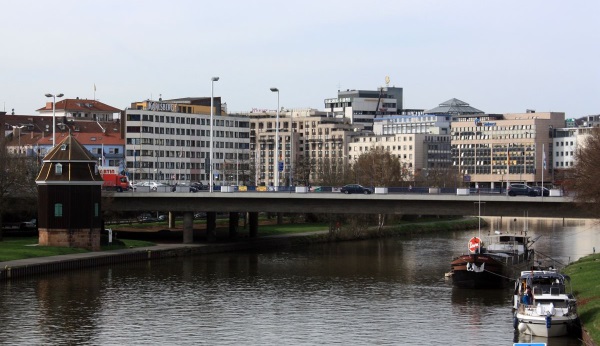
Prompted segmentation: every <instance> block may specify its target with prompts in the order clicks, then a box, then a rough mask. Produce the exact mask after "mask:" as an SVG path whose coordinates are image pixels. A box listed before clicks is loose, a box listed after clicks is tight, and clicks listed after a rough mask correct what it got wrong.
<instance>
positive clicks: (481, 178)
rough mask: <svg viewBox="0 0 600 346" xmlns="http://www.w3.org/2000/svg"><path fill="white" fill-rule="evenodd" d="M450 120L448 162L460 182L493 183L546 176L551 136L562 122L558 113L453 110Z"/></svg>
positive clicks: (536, 181)
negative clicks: (502, 112) (482, 113)
mask: <svg viewBox="0 0 600 346" xmlns="http://www.w3.org/2000/svg"><path fill="white" fill-rule="evenodd" d="M452 120H453V121H452V123H451V126H452V129H451V131H452V161H453V165H454V166H455V167H456V168H457V169H458V171H459V172H460V174H462V175H463V177H464V181H465V182H467V183H470V185H473V186H474V185H475V184H478V185H479V186H480V187H491V188H494V187H500V186H504V187H505V186H506V184H507V183H511V182H525V183H533V184H539V183H542V182H543V181H546V182H548V181H550V179H551V176H550V174H551V173H552V171H551V168H552V167H553V163H552V161H551V160H552V155H550V153H552V152H553V150H554V147H553V146H554V143H553V141H552V140H551V135H552V133H553V129H555V128H559V127H563V126H564V123H565V114H564V113H561V112H542V113H536V112H535V111H528V112H527V113H514V114H504V115H492V114H487V115H478V114H476V115H462V114H457V115H455V116H453V119H452Z"/></svg>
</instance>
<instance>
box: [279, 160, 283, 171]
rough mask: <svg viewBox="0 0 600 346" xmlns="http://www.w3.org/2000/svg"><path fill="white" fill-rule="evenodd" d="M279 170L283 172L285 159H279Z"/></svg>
mask: <svg viewBox="0 0 600 346" xmlns="http://www.w3.org/2000/svg"><path fill="white" fill-rule="evenodd" d="M279 171H280V172H283V161H279Z"/></svg>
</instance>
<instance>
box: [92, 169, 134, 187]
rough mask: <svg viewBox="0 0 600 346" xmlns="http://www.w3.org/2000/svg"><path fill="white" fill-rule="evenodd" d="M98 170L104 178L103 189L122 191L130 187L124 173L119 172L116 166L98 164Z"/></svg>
mask: <svg viewBox="0 0 600 346" xmlns="http://www.w3.org/2000/svg"><path fill="white" fill-rule="evenodd" d="M98 172H99V173H100V175H101V176H102V180H104V183H103V184H102V189H103V190H107V191H117V192H123V191H127V190H130V189H131V184H130V183H129V179H128V178H127V176H126V175H123V174H120V173H119V171H118V168H117V167H102V166H98Z"/></svg>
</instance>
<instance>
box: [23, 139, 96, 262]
mask: <svg viewBox="0 0 600 346" xmlns="http://www.w3.org/2000/svg"><path fill="white" fill-rule="evenodd" d="M96 165H97V159H96V158H95V157H94V156H93V155H92V154H91V153H90V152H89V151H88V150H87V149H86V148H85V147H84V146H83V145H81V144H80V143H79V142H78V141H77V140H76V139H75V138H74V137H73V136H72V135H69V136H67V137H66V138H65V139H64V140H63V141H62V142H60V143H59V144H58V145H57V146H55V147H54V148H52V150H50V152H49V153H48V154H47V155H46V156H45V157H44V160H43V164H42V169H41V170H40V173H39V175H38V177H37V178H36V180H35V182H36V184H37V188H38V195H39V199H38V230H39V244H40V245H46V246H64V247H81V248H85V249H89V250H92V251H98V250H100V229H101V227H102V207H101V197H102V196H101V190H102V177H101V176H100V174H99V173H98V169H97V168H96Z"/></svg>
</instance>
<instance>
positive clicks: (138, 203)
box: [103, 192, 597, 218]
mask: <svg viewBox="0 0 600 346" xmlns="http://www.w3.org/2000/svg"><path fill="white" fill-rule="evenodd" d="M103 196H104V206H103V209H105V210H114V211H136V212H138V211H139V212H142V211H149V210H162V211H176V212H198V211H204V212H274V213H340V214H378V213H384V214H400V215H402V214H407V215H414V214H417V215H478V214H479V202H481V215H482V216H516V217H520V216H523V215H524V214H525V213H527V215H528V216H529V217H552V218H595V217H597V216H596V215H592V214H590V213H589V212H588V208H585V207H584V206H579V205H577V204H575V203H574V202H573V200H572V199H571V198H570V197H539V196H538V197H527V196H515V197H509V196H505V195H499V194H494V195H483V194H482V195H465V196H458V195H456V194H410V193H407V194H371V195H354V194H351V195H345V194H342V193H335V192H332V193H289V192H232V193H224V192H213V193H209V192H201V193H169V192H167V193H163V192H152V193H141V192H133V193H105V194H104V195H103Z"/></svg>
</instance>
